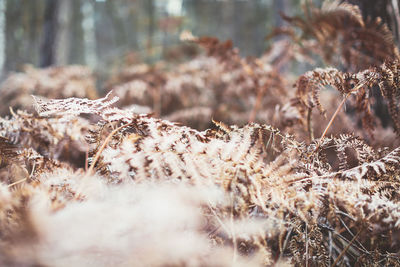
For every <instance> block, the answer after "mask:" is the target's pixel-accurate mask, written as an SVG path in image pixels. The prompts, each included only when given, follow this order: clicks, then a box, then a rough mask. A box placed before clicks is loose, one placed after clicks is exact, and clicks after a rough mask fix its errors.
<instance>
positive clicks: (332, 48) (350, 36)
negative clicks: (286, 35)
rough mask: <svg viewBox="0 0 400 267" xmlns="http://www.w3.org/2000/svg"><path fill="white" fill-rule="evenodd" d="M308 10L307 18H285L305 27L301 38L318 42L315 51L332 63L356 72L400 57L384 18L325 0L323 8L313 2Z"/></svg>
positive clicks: (302, 28)
mask: <svg viewBox="0 0 400 267" xmlns="http://www.w3.org/2000/svg"><path fill="white" fill-rule="evenodd" d="M304 11H305V17H304V18H302V17H287V16H283V18H284V19H285V20H286V21H288V22H289V23H290V24H292V25H294V26H295V27H298V28H300V29H301V30H302V32H303V34H304V36H303V37H301V38H296V39H297V40H307V39H309V38H313V39H315V40H316V41H317V43H318V46H313V50H314V52H316V53H317V54H321V55H322V57H323V59H324V60H325V61H326V62H327V63H328V64H334V65H336V66H343V67H344V69H345V70H347V71H353V72H356V71H360V70H363V69H367V68H369V67H371V66H378V65H380V64H382V63H383V62H384V61H385V60H395V59H397V58H398V56H399V52H398V49H397V46H396V45H395V43H394V40H393V36H392V33H391V32H390V30H389V28H388V27H387V25H385V24H383V23H382V20H381V19H380V18H377V19H375V20H367V21H364V20H363V18H362V15H361V12H360V10H359V8H358V7H357V6H356V5H352V4H349V3H347V2H341V1H324V4H323V5H322V7H321V8H318V7H316V6H314V5H313V4H310V5H308V6H306V7H304ZM335 55H336V56H337V58H335Z"/></svg>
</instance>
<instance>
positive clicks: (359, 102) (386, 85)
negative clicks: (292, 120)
mask: <svg viewBox="0 0 400 267" xmlns="http://www.w3.org/2000/svg"><path fill="white" fill-rule="evenodd" d="M398 68H399V62H398V61H397V60H396V61H390V62H385V63H383V64H382V65H381V66H379V67H375V68H370V69H368V70H364V71H361V72H358V73H344V72H341V71H338V70H337V69H332V68H327V69H320V68H317V69H315V70H314V71H309V72H306V73H305V74H304V75H302V76H300V78H299V79H298V80H297V83H296V85H295V86H296V87H297V92H296V98H294V99H293V100H292V104H293V105H294V106H297V108H298V109H299V111H300V113H301V114H302V115H303V117H305V116H306V111H307V110H311V109H312V108H313V107H315V106H317V107H318V109H319V110H320V112H321V113H323V112H324V109H323V108H322V105H321V103H320V99H319V97H318V93H319V91H320V90H321V87H322V86H325V85H331V86H333V87H334V88H335V89H337V90H338V91H339V92H340V93H342V94H343V95H345V97H347V96H349V95H350V94H355V95H356V97H355V104H354V105H355V107H356V110H357V112H358V114H359V116H360V117H361V120H362V123H363V126H364V129H365V130H367V131H368V132H369V133H370V135H372V131H373V129H374V124H375V114H374V113H373V111H372V108H371V99H370V88H372V86H374V85H379V88H380V91H381V95H382V96H383V98H384V99H385V100H386V101H387V103H388V110H389V114H390V115H391V117H392V121H393V126H394V130H395V131H396V132H397V133H398V134H399V129H400V116H399V113H400V89H399V88H400V83H399V79H398Z"/></svg>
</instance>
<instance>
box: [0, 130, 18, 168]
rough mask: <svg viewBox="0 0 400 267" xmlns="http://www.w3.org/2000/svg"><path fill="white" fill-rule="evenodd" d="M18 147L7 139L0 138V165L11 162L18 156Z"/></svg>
mask: <svg viewBox="0 0 400 267" xmlns="http://www.w3.org/2000/svg"><path fill="white" fill-rule="evenodd" d="M17 152H18V147H17V146H16V145H14V144H12V143H11V142H10V140H9V139H7V138H5V137H2V136H0V165H3V164H7V163H8V162H13V161H15V160H16V158H17V156H18V153H17Z"/></svg>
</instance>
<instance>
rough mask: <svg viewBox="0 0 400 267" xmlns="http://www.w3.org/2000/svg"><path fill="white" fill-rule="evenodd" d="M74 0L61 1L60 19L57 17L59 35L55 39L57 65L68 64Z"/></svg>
mask: <svg viewBox="0 0 400 267" xmlns="http://www.w3.org/2000/svg"><path fill="white" fill-rule="evenodd" d="M71 4H72V1H65V0H64V1H60V3H59V11H58V19H57V35H56V39H55V44H54V45H55V47H54V50H55V61H54V63H55V64H56V65H67V64H68V59H69V47H70V42H69V40H70V38H69V34H70V30H71V29H70V28H71V27H70V22H71V14H72V13H71V12H72V6H71Z"/></svg>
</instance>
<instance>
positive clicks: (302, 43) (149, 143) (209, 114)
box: [0, 1, 400, 266]
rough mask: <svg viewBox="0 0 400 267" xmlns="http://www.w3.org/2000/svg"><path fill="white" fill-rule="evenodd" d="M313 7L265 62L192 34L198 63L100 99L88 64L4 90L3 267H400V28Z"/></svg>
mask: <svg viewBox="0 0 400 267" xmlns="http://www.w3.org/2000/svg"><path fill="white" fill-rule="evenodd" d="M307 3H308V4H307V5H305V6H304V13H303V14H301V15H299V16H288V15H285V14H282V17H283V19H284V20H285V21H286V22H287V23H288V25H289V26H287V27H280V28H276V29H275V30H274V31H273V32H272V33H271V35H270V36H268V38H271V40H274V41H273V44H272V46H271V47H270V48H269V50H268V51H266V52H265V53H264V54H263V55H261V56H259V57H246V58H245V57H243V56H241V55H240V52H239V50H238V49H237V48H235V47H234V44H233V43H232V42H231V41H223V40H219V39H217V38H214V37H207V36H203V37H201V36H200V37H198V36H194V35H193V34H192V33H191V32H189V31H183V32H182V34H181V40H182V51H181V53H186V52H187V53H188V54H185V56H187V57H190V56H191V59H190V60H185V61H183V62H180V63H174V64H169V63H165V62H163V61H160V62H157V63H155V64H147V63H137V62H135V63H132V64H131V63H130V62H129V61H126V65H125V66H124V68H122V69H121V70H120V71H118V72H115V73H114V74H113V75H112V77H110V79H109V80H108V81H107V84H106V86H105V88H106V89H107V90H106V92H105V93H104V94H103V93H102V91H100V90H97V89H96V81H95V78H94V75H93V73H92V71H91V70H90V68H88V67H86V66H79V65H74V66H64V67H48V68H44V69H39V68H34V67H32V66H28V67H26V68H25V69H24V70H23V72H19V73H15V74H12V75H10V76H9V77H7V79H6V80H5V81H4V82H3V83H2V85H1V90H0V99H1V101H2V103H3V105H2V106H1V107H0V113H1V114H2V117H1V118H0V163H1V165H0V265H2V266H111V265H114V266H132V265H135V266H229V265H232V266H400V255H399V250H400V194H399V190H400V115H399V114H400V76H399V75H400V55H399V51H398V48H397V45H396V37H395V36H394V35H393V32H395V31H394V30H393V26H390V24H389V21H384V20H383V19H380V18H372V17H368V16H363V14H362V13H361V11H360V9H359V6H357V5H354V4H352V3H349V2H339V1H325V2H324V3H323V5H322V6H317V5H313V4H311V3H310V2H307ZM384 22H387V23H384ZM389 26H390V28H391V29H392V31H391V30H390V28H389ZM278 36H279V38H278ZM282 36H284V37H285V38H282ZM192 52H193V53H192ZM298 62H301V63H304V62H307V64H309V65H311V66H315V68H313V69H312V70H310V71H307V72H305V73H303V74H301V75H295V74H293V73H294V71H293V68H295V67H296V64H298ZM320 62H323V64H324V66H329V67H317V66H320V65H319V63H320Z"/></svg>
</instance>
